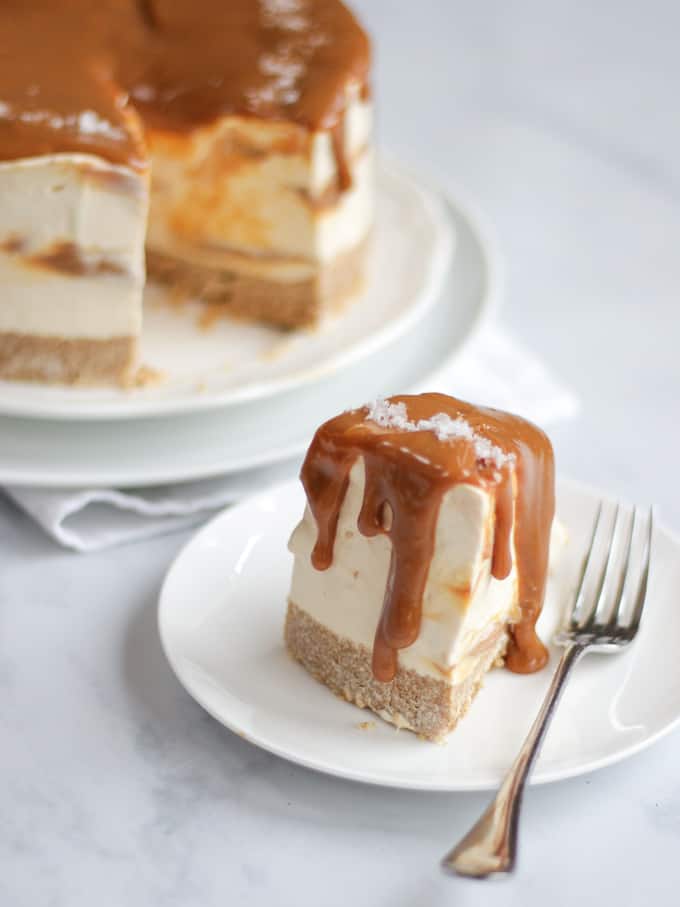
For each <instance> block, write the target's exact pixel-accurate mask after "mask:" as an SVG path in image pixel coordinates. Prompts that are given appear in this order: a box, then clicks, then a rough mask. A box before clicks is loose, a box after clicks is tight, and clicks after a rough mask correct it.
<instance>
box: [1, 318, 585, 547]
mask: <svg viewBox="0 0 680 907" xmlns="http://www.w3.org/2000/svg"><path fill="white" fill-rule="evenodd" d="M414 390H438V391H442V392H444V393H451V394H454V395H455V396H457V397H461V398H463V399H469V400H476V401H483V402H484V404H485V405H488V406H495V407H497V408H499V409H507V410H510V411H512V412H515V413H518V414H519V415H522V416H525V417H526V418H528V419H531V420H532V421H534V422H537V423H538V424H540V425H550V424H551V423H554V422H556V421H558V420H562V419H568V418H570V417H572V416H574V415H575V414H576V412H577V411H578V406H579V404H578V400H577V398H576V397H575V396H574V394H572V392H571V391H570V390H569V389H568V388H566V387H565V386H563V385H562V383H561V382H560V381H559V380H558V379H557V378H556V377H554V376H553V375H551V374H550V373H549V372H548V370H547V368H546V366H545V365H544V364H543V363H542V362H541V360H540V359H539V358H537V357H536V356H535V355H534V354H533V353H529V352H527V351H526V350H525V349H523V348H522V347H521V346H520V345H519V344H518V343H517V342H516V341H515V340H513V339H511V338H510V337H509V336H508V335H507V333H505V332H504V331H503V330H502V329H501V328H499V326H498V325H490V326H487V327H485V328H484V329H483V330H482V331H481V332H480V333H479V335H478V336H477V337H476V338H475V339H474V340H473V341H472V342H471V343H470V344H469V345H468V346H467V347H466V348H465V349H464V350H463V352H462V353H461V355H460V356H458V357H457V358H456V360H455V362H454V363H453V364H452V365H451V366H449V367H448V368H447V369H446V370H445V371H443V372H441V373H440V374H439V375H438V376H437V378H436V387H434V386H431V382H428V386H427V387H426V386H423V387H422V388H421V387H418V388H414ZM298 467H299V462H298V461H297V460H293V461H288V462H287V463H283V464H279V465H277V466H273V467H268V468H265V469H255V470H250V471H248V472H245V473H239V474H237V475H230V476H224V477H221V478H215V479H204V480H201V481H197V482H186V483H182V484H178V485H165V486H159V487H156V488H143V489H132V490H131V489H127V490H116V489H110V488H78V489H65V490H62V489H44V488H18V487H8V488H5V489H4V490H5V492H6V494H7V495H8V496H9V497H10V498H12V499H13V500H14V501H15V502H16V503H17V504H18V505H19V506H20V507H21V508H22V509H23V510H24V511H26V513H28V514H29V515H30V516H31V517H32V518H33V519H34V520H35V521H36V523H38V524H39V525H40V526H41V527H42V528H43V529H44V530H45V532H46V533H47V534H48V535H50V536H51V537H52V538H53V539H54V540H55V541H56V542H58V543H59V544H60V545H63V546H64V547H66V548H72V549H74V550H76V551H82V552H87V551H97V550H101V549H102V548H108V547H111V546H114V545H120V544H123V543H125V542H132V541H137V540H139V539H143V538H148V537H150V536H154V535H160V534H161V533H165V532H171V531H173V530H175V529H180V528H184V527H187V526H190V525H192V524H195V523H198V522H200V521H202V520H204V519H205V518H206V517H207V516H209V515H210V514H211V513H213V512H214V511H215V510H217V509H219V508H222V507H225V506H227V505H228V504H233V503H235V502H236V501H238V500H240V499H242V498H243V497H245V496H246V495H249V494H252V493H253V492H255V491H261V490H262V489H263V488H266V487H267V486H268V485H271V484H274V483H275V482H278V481H281V480H283V479H284V478H288V477H290V476H292V475H294V474H295V471H296V470H297V468H298Z"/></svg>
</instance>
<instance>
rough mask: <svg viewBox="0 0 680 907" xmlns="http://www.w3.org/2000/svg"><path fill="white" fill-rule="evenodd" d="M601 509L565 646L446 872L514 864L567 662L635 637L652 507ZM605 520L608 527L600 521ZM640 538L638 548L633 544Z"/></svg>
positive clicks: (500, 869)
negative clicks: (526, 801)
mask: <svg viewBox="0 0 680 907" xmlns="http://www.w3.org/2000/svg"><path fill="white" fill-rule="evenodd" d="M606 509H608V508H605V507H604V506H603V504H602V503H600V506H599V508H598V511H597V516H596V518H595V522H594V524H593V531H592V535H591V538H590V545H589V547H588V550H587V552H586V555H585V557H584V561H583V566H582V568H581V572H580V575H579V581H578V587H577V591H576V593H575V595H574V598H573V601H572V605H571V608H570V609H569V613H568V614H567V616H566V618H565V621H564V624H563V626H562V627H561V628H560V630H559V631H558V632H557V634H556V636H555V642H556V643H557V644H559V645H561V646H564V653H563V655H562V657H561V659H560V662H559V664H558V666H557V669H556V671H555V675H554V677H553V679H552V682H551V684H550V688H549V690H548V692H547V694H546V697H545V699H544V701H543V705H542V706H541V709H540V711H539V713H538V715H537V716H536V719H535V720H534V723H533V725H532V726H531V730H530V731H529V733H528V735H527V738H526V740H525V741H524V744H523V745H522V749H521V750H520V752H519V755H518V756H517V758H516V759H515V761H514V763H513V764H512V767H511V768H510V770H509V771H508V774H507V775H506V777H505V780H504V781H503V783H502V784H501V786H500V788H499V790H498V793H497V794H496V797H495V799H494V800H493V802H492V803H491V804H490V806H489V807H488V809H487V810H486V812H485V813H484V814H483V815H482V816H481V818H480V819H479V820H478V821H477V822H476V823H475V825H473V827H472V828H471V829H470V831H469V832H468V833H467V834H466V835H465V837H464V838H463V839H462V840H461V841H460V842H459V843H458V844H457V845H456V847H454V848H453V850H452V851H451V852H450V853H448V854H447V855H446V856H445V857H444V859H443V861H442V868H443V869H444V870H445V871H447V872H450V873H456V874H458V875H462V876H469V877H472V878H478V879H483V878H486V877H487V876H489V875H493V874H499V873H510V872H512V871H513V869H514V867H515V856H516V852H517V835H518V827H519V815H520V808H521V803H522V794H523V792H524V785H525V782H526V780H527V778H528V776H529V772H530V771H531V769H532V767H533V764H534V762H535V761H536V757H537V756H538V753H539V751H540V749H541V744H542V743H543V739H544V737H545V733H546V730H547V728H548V725H549V723H550V719H551V718H552V716H553V713H554V711H555V707H556V706H557V703H558V701H559V698H560V695H561V693H562V690H563V688H564V686H565V683H566V681H567V678H568V676H569V673H570V671H571V669H572V668H573V666H574V665H575V664H576V662H577V661H578V660H579V658H580V657H581V655H583V653H584V652H608V653H609V652H620V651H621V650H622V649H623V648H625V647H626V646H627V645H628V644H629V643H631V642H632V641H633V639H635V636H636V634H637V631H638V629H639V627H640V619H641V617H642V609H643V607H644V603H645V595H646V593H647V581H648V578H649V561H650V552H651V546H652V527H653V523H652V511H651V510H650V511H649V513H648V515H647V516H646V518H643V517H642V515H641V514H640V512H639V511H638V510H633V511H632V513H631V514H630V515H629V516H628V517H626V515H625V514H624V513H623V511H622V510H621V508H620V507H619V505H617V506H616V510H615V512H614V516H613V518H611V517H610V518H609V519H607V518H606V517H605V516H604V515H605V510H606ZM607 523H609V524H611V528H609V529H607V525H606V524H607ZM645 523H646V528H645ZM640 536H642V538H640ZM640 544H641V546H642V550H641V551H638V550H637V549H639V548H640ZM602 548H604V549H605V550H604V551H602V552H601V553H600V549H602ZM635 578H637V582H636V583H635ZM592 584H594V590H593V591H592V592H590V591H589V590H590V586H591V585H592ZM633 586H634V588H633ZM631 602H632V607H631V604H630V603H631ZM626 606H628V607H626ZM626 610H628V611H629V616H628V617H627V619H626V617H625V616H624V612H625V611H626Z"/></svg>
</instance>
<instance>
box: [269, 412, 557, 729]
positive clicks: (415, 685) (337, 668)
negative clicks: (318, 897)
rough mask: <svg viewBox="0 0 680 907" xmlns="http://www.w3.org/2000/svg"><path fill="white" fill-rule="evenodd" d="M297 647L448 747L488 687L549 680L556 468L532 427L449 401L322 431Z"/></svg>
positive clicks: (293, 645) (353, 694)
mask: <svg viewBox="0 0 680 907" xmlns="http://www.w3.org/2000/svg"><path fill="white" fill-rule="evenodd" d="M302 482H303V485H304V487H305V491H306V493H307V501H308V504H307V507H306V510H305V513H304V516H303V518H302V521H301V522H300V524H299V525H298V527H297V528H296V530H295V531H294V532H293V535H292V537H291V540H290V549H291V551H292V552H293V554H294V556H295V564H294V569H293V579H292V586H291V591H290V596H289V603H288V612H287V618H286V626H285V638H286V644H287V646H288V649H289V651H290V652H291V654H292V655H293V656H294V657H295V658H296V659H297V660H298V661H300V662H301V663H302V665H304V667H305V668H306V669H307V670H308V671H309V672H310V673H311V674H313V675H314V676H315V677H316V678H317V679H319V680H321V681H322V682H323V683H325V684H326V685H327V686H329V687H330V688H331V690H333V692H335V693H337V694H338V695H340V696H342V697H344V698H345V699H347V700H349V701H350V702H354V703H356V704H357V705H359V706H362V707H367V708H370V709H372V710H373V711H374V712H377V713H378V714H379V715H381V716H382V717H383V718H385V719H386V720H388V721H391V722H392V723H394V724H396V725H397V726H399V727H407V728H410V729H411V730H413V731H416V732H417V733H419V734H421V735H422V736H424V737H427V738H430V739H434V740H438V739H441V738H442V737H443V736H445V735H446V734H447V733H448V732H449V731H451V730H452V729H453V728H454V727H455V725H456V723H457V722H458V720H459V719H460V718H461V717H462V716H463V715H464V713H465V711H466V710H467V708H468V707H469V705H470V703H471V701H472V699H473V697H474V695H475V693H476V692H477V690H478V689H479V687H480V685H481V683H482V680H483V678H484V675H485V674H486V672H487V671H488V670H489V669H490V668H491V667H492V666H494V665H496V664H500V663H502V662H503V661H504V660H505V663H506V665H507V666H508V667H509V668H510V669H511V670H513V671H518V672H531V671H536V670H538V669H540V668H541V667H543V665H544V664H545V662H546V659H547V651H546V649H545V647H544V646H543V645H542V643H541V642H540V641H539V639H538V637H537V635H536V632H535V623H536V620H537V618H538V616H539V614H540V611H541V607H542V603H543V597H544V593H545V585H546V578H547V570H548V555H549V547H550V535H551V526H552V522H553V515H554V475H553V454H552V448H551V445H550V442H549V440H548V438H547V437H546V436H545V434H544V433H543V432H542V431H540V429H538V428H536V427H535V426H534V425H532V424H530V423H529V422H526V421H524V420H523V419H520V418H518V417H516V416H512V415H509V414H506V413H501V412H499V411H497V410H490V409H481V408H478V407H475V406H471V405H470V404H468V403H463V402H462V401H459V400H455V399H453V398H451V397H446V396H444V395H441V394H424V395H421V396H405V397H394V398H391V399H390V400H380V401H377V402H376V403H375V404H373V405H371V406H369V407H364V408H362V409H358V410H352V411H350V412H346V413H343V414H342V415H340V416H338V417H337V418H335V419H331V420H330V421H329V422H327V423H325V424H324V425H322V426H321V428H319V430H318V431H317V433H316V435H315V437H314V440H313V442H312V445H311V447H310V449H309V452H308V454H307V457H306V459H305V463H304V466H303V469H302Z"/></svg>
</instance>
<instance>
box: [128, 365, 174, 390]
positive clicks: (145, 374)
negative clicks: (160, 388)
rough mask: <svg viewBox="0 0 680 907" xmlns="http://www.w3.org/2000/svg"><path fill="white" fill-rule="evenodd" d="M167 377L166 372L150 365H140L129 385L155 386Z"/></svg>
mask: <svg viewBox="0 0 680 907" xmlns="http://www.w3.org/2000/svg"><path fill="white" fill-rule="evenodd" d="M166 379H167V375H166V374H165V372H163V371H161V370H160V369H157V368H152V367H151V366H150V365H140V366H139V368H138V369H137V371H136V372H135V373H134V375H132V377H131V379H130V383H129V385H128V386H129V387H155V386H156V385H158V384H162V383H163V382H164V381H165V380H166Z"/></svg>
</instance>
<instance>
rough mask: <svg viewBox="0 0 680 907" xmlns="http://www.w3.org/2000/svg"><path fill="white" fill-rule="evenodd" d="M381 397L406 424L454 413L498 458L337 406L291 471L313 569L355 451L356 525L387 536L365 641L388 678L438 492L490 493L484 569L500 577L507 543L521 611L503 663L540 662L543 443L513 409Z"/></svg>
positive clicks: (525, 667) (407, 631) (546, 488)
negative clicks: (359, 494) (312, 531)
mask: <svg viewBox="0 0 680 907" xmlns="http://www.w3.org/2000/svg"><path fill="white" fill-rule="evenodd" d="M389 402H390V403H391V404H400V403H401V404H404V405H405V406H406V411H407V413H408V419H409V421H410V422H411V423H418V422H420V421H421V420H431V419H432V418H433V417H436V416H438V415H439V414H445V416H448V417H450V419H452V420H457V419H459V418H462V419H463V420H465V422H466V423H467V425H468V426H469V427H470V428H471V429H472V431H473V432H474V433H475V436H476V437H481V438H483V439H486V440H487V441H488V442H490V443H491V445H493V446H494V447H495V448H496V450H497V453H498V454H499V456H498V457H496V458H494V456H487V457H480V455H479V447H478V446H477V445H476V444H475V442H474V441H473V440H470V439H469V438H464V437H447V438H445V439H443V440H440V438H439V437H438V436H437V434H436V433H435V431H433V430H430V429H426V430H409V431H406V430H404V429H403V428H398V427H393V426H389V425H388V426H387V427H384V426H381V425H378V424H377V423H376V422H375V421H372V420H371V419H369V418H368V410H367V409H366V408H363V409H358V410H352V411H350V412H346V413H343V414H342V415H340V416H337V417H336V418H334V419H331V420H330V421H329V422H326V423H325V424H324V425H322V426H321V427H320V428H319V429H318V431H317V432H316V435H315V436H314V439H313V441H312V444H311V446H310V448H309V451H308V453H307V457H306V459H305V462H304V464H303V467H302V474H301V478H302V483H303V485H304V488H305V491H306V493H307V499H308V501H309V506H310V509H311V511H312V514H313V516H314V518H315V520H316V524H317V540H316V544H315V546H314V550H313V552H312V564H313V566H314V567H315V568H316V569H317V570H326V569H328V567H330V565H331V563H332V561H333V547H334V542H335V534H336V530H337V525H338V518H339V515H340V509H341V507H342V503H343V501H344V498H345V493H346V491H347V487H348V483H349V474H350V470H351V469H352V466H353V465H354V463H355V461H356V459H357V458H358V457H363V460H364V464H365V473H366V483H365V489H364V499H363V504H362V507H361V511H360V513H359V518H358V529H359V531H360V532H361V533H362V534H363V535H365V536H368V537H370V536H374V535H378V534H384V535H387V536H388V538H389V539H390V541H391V543H392V556H391V561H390V570H389V576H388V580H387V585H386V589H385V598H384V603H383V610H382V615H381V618H380V621H379V624H378V627H377V629H376V635H375V642H374V647H373V673H374V675H375V677H376V678H377V679H378V680H381V681H385V682H387V681H390V680H392V679H393V677H394V676H395V674H396V671H397V666H398V650H399V649H403V648H406V647H407V646H410V645H412V644H413V643H414V642H415V640H416V639H417V638H418V634H419V632H420V621H421V612H422V599H423V593H424V590H425V585H426V583H427V577H428V573H429V569H430V562H431V560H432V553H433V550H434V543H435V534H436V529H437V520H438V516H439V507H440V504H441V501H442V498H443V496H444V494H445V493H446V492H447V491H448V490H449V489H451V488H453V487H454V486H456V485H459V484H466V485H473V486H476V487H479V488H483V489H484V490H486V491H488V492H489V493H490V494H493V497H494V501H495V505H494V510H495V519H494V526H495V528H494V540H493V552H492V558H491V573H492V575H493V576H494V577H495V578H496V579H500V580H502V579H505V578H506V577H507V576H508V575H509V574H510V572H511V570H512V566H513V548H514V560H515V565H516V568H517V580H518V595H519V604H520V613H521V616H520V619H519V620H518V621H517V623H515V624H513V625H512V626H511V628H510V644H509V648H508V653H507V657H506V666H507V667H508V668H509V669H510V670H512V671H515V672H518V673H529V672H532V671H537V670H539V669H540V668H542V667H543V666H544V665H545V663H546V661H547V657H548V653H547V650H546V648H545V646H544V645H543V644H542V643H541V641H540V640H539V639H538V636H537V635H536V630H535V625H536V621H537V619H538V616H539V614H540V612H541V608H542V606H543V598H544V595H545V587H546V580H547V572H548V554H549V546H550V530H551V526H552V521H553V516H554V509H555V498H554V465H553V452H552V446H551V444H550V441H549V440H548V438H547V437H546V435H545V434H544V433H543V432H542V431H541V430H540V429H538V428H536V426H534V425H532V424H531V423H529V422H526V421H525V420H523V419H520V418H519V417H517V416H513V415H510V414H508V413H503V412H500V411H498V410H493V409H483V408H481V407H476V406H472V405H471V404H469V403H464V402H463V401H461V400H455V399H453V398H452V397H447V396H445V395H443V394H422V395H419V396H401V397H392V398H390V401H389Z"/></svg>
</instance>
